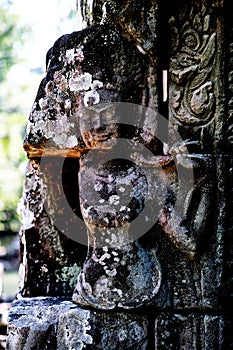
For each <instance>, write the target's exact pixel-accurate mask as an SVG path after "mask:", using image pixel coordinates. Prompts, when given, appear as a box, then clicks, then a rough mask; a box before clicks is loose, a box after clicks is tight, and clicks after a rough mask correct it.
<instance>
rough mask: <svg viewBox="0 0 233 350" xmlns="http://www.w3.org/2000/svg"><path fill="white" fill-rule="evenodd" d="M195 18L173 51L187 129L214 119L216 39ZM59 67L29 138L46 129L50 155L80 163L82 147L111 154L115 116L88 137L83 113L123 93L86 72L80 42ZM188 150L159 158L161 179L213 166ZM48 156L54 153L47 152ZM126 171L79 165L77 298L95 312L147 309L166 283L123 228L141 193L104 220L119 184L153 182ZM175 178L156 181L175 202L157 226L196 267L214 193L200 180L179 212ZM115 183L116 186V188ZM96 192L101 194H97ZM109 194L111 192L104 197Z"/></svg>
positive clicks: (205, 19) (178, 109) (175, 85)
mask: <svg viewBox="0 0 233 350" xmlns="http://www.w3.org/2000/svg"><path fill="white" fill-rule="evenodd" d="M190 18H191V19H190V21H191V24H192V25H191V27H192V28H191V29H190V28H189V25H188V24H187V23H186V24H185V25H184V26H183V28H182V31H181V34H182V35H181V39H180V38H179V40H178V41H177V42H176V45H174V53H175V55H176V56H175V55H174V57H173V62H172V65H171V67H172V71H171V79H172V83H171V86H172V87H171V91H173V92H174V91H175V90H176V91H178V93H179V98H177V99H176V100H175V101H176V102H175V103H174V99H173V100H172V102H171V103H172V106H173V107H172V108H173V109H174V111H175V113H176V114H175V117H176V120H178V121H179V123H180V124H188V125H189V123H190V124H191V125H193V124H194V125H197V126H202V125H204V124H205V123H208V122H209V120H210V119H211V118H212V111H211V110H210V109H211V106H213V105H214V100H215V97H214V85H213V83H212V82H211V81H210V80H209V78H211V74H212V70H211V66H210V63H211V62H212V63H213V62H214V53H215V41H216V38H215V33H214V32H212V33H209V29H210V16H209V15H208V14H207V13H206V9H205V8H204V7H203V8H202V12H201V15H200V14H196V15H195V16H194V17H192V16H191V15H190ZM200 20H201V22H200V23H199V21H200ZM201 23H204V24H201ZM202 32H203V33H204V34H203V33H202ZM181 59H182V60H181ZM59 61H60V68H61V69H59V70H56V71H55V72H53V74H51V73H50V64H51V63H49V64H48V76H50V80H48V79H47V83H46V84H45V86H44V94H43V97H41V98H39V100H38V101H37V103H36V104H35V105H34V107H33V110H32V113H31V117H30V121H29V124H28V130H27V135H28V139H29V136H30V135H31V134H33V135H34V138H35V137H37V135H39V137H40V136H41V134H40V133H41V130H42V134H43V133H44V135H45V138H47V139H51V140H52V142H51V145H52V147H51V150H52V149H53V147H54V146H56V147H57V148H58V149H60V151H62V148H65V149H66V150H67V149H69V148H70V149H72V150H73V153H72V156H75V157H77V158H80V156H81V155H82V154H84V153H85V152H84V151H85V149H89V150H92V149H94V148H97V149H100V150H102V151H104V152H107V150H108V148H111V147H113V145H114V138H117V137H118V136H119V135H118V130H117V120H116V121H114V120H111V118H112V116H111V115H108V113H107V112H106V113H104V112H103V111H102V117H103V115H104V117H105V118H106V119H107V120H106V123H104V124H106V125H107V127H105V129H104V130H103V127H102V124H103V120H97V119H98V118H97V119H96V120H95V129H94V130H93V132H91V130H90V127H88V124H89V120H87V119H85V118H86V117H85V114H83V113H82V108H84V107H89V106H92V105H93V106H98V104H99V103H101V102H114V101H119V100H120V98H121V97H120V93H121V90H118V89H115V84H114V83H110V82H108V83H106V82H104V81H102V80H101V79H97V78H96V77H95V78H94V77H93V75H92V74H91V73H89V72H88V71H87V70H85V69H83V66H85V54H84V50H83V46H82V44H79V45H76V47H70V46H69V48H68V49H67V50H63V51H62V54H61V55H60V56H59ZM51 69H52V67H51ZM100 75H101V74H100ZM105 96H107V97H106V98H105ZM80 107H82V108H80ZM97 114H98V113H97ZM77 115H78V122H77V118H76V116H77ZM173 116H174V115H173ZM184 116H185V117H184ZM89 117H90V115H89ZM109 120H111V123H109ZM147 124H148V125H147ZM152 124H153V123H152V121H151V120H150V118H148V120H145V124H144V125H145V126H146V125H147V126H149V127H150V126H151V125H152ZM90 125H91V124H90ZM86 130H87V132H86ZM76 131H78V132H79V131H80V133H81V136H82V138H81V137H77V132H76ZM109 135H110V136H109ZM79 136H80V135H79ZM143 137H146V132H145V133H144V134H142V138H143ZM190 142H192V141H190ZM194 142H198V141H194ZM145 143H147V140H145ZM138 146H139V144H137V147H138ZM186 146H187V142H186V141H184V144H183V145H182V144H178V145H176V144H173V145H172V146H171V147H170V149H168V150H167V151H166V152H165V153H166V155H163V156H160V157H161V159H160V160H159V161H158V163H160V168H161V169H160V173H161V174H162V175H163V176H164V170H163V168H164V167H166V169H169V167H172V168H174V164H175V165H180V166H181V167H182V168H184V169H190V170H192V169H193V167H194V168H197V169H198V168H200V169H202V170H203V169H204V168H205V167H206V165H207V164H208V163H209V161H210V159H209V157H207V156H203V155H193V156H192V157H190V156H188V155H187V154H185V153H186V152H185V151H186ZM137 147H136V149H135V151H136V153H137ZM51 150H50V149H49V152H50V151H51ZM60 151H59V152H60ZM139 153H140V152H139ZM32 155H33V153H32ZM32 155H31V156H32ZM142 163H144V165H145V163H146V160H145V159H143V160H142ZM121 166H123V170H122V172H120V171H119V167H116V166H115V168H114V166H113V165H112V167H109V168H108V167H107V168H101V167H96V166H94V167H93V164H92V163H88V161H86V160H85V155H84V157H83V159H82V160H81V161H80V173H79V186H80V204H81V210H82V213H83V218H84V221H85V223H86V226H87V228H88V236H89V253H88V256H87V259H86V262H85V263H84V267H83V271H82V272H81V274H80V275H79V280H78V284H77V287H76V290H75V292H74V296H73V298H74V301H76V302H78V303H80V304H82V305H89V306H93V307H94V308H100V309H112V308H116V307H122V308H126V309H127V308H134V307H139V306H143V305H145V304H147V303H148V302H152V301H153V299H154V298H155V296H156V294H157V293H158V291H159V288H160V285H161V278H162V277H161V276H162V267H161V266H160V263H159V260H158V258H157V254H156V249H151V250H146V249H144V247H143V246H142V245H141V244H140V243H139V242H138V240H129V239H128V236H129V234H130V233H129V232H128V231H127V230H128V229H127V228H126V226H125V225H124V224H125V222H130V221H132V220H133V218H134V217H136V216H137V215H138V214H139V212H140V210H139V209H137V208H140V207H142V202H143V196H145V193H144V194H143V193H140V192H139V193H137V189H135V191H136V192H135V193H134V196H135V198H136V202H135V203H134V206H133V207H132V208H131V207H127V205H126V206H124V208H118V214H119V215H118V218H116V210H115V211H113V212H112V213H111V211H110V212H109V213H108V215H106V208H104V207H107V208H108V210H109V208H110V207H111V206H112V207H114V209H116V208H117V206H118V204H119V203H117V202H119V198H118V195H119V194H118V192H116V187H117V186H118V187H119V185H120V184H121V181H122V178H125V181H126V183H127V181H128V184H129V183H130V181H131V180H132V176H134V177H135V180H134V181H139V182H140V181H141V182H142V183H143V182H144V184H146V182H148V181H149V182H150V181H151V180H150V176H148V177H147V178H146V180H145V179H144V177H143V175H142V174H140V172H138V169H137V167H136V166H133V165H132V164H131V165H127V166H126V168H124V164H121ZM146 166H148V173H150V172H151V173H153V172H154V171H155V170H154V169H155V164H147V165H146ZM127 167H128V169H127ZM117 168H118V170H117ZM202 170H201V172H202ZM171 173H173V174H172V175H171V174H170V175H169V170H168V171H167V174H168V176H167V177H168V179H167V182H166V181H165V182H164V181H162V180H161V176H160V177H158V179H157V180H156V181H158V183H157V184H155V187H156V186H157V187H159V186H161V188H163V190H164V193H166V192H168V197H169V196H170V197H171V198H173V201H169V200H168V201H167V205H166V206H165V207H164V208H163V210H162V211H161V213H160V215H158V216H159V217H158V218H156V219H155V221H157V220H159V223H160V225H161V227H162V229H163V231H164V233H165V234H166V235H167V237H168V238H169V240H170V241H171V242H172V243H173V244H174V246H175V247H176V248H177V249H178V250H179V251H180V252H182V253H183V254H184V256H186V257H187V258H188V259H189V260H190V261H192V260H193V259H195V256H196V253H197V240H198V238H199V237H198V236H199V232H200V231H201V230H202V231H203V227H204V226H205V223H206V221H207V218H208V215H204V216H203V217H202V214H203V213H206V214H208V212H209V205H210V200H209V199H210V197H211V188H209V186H208V185H206V183H207V182H206V183H205V184H204V185H203V182H204V180H203V179H204V178H205V176H203V178H202V180H201V181H200V182H202V183H201V184H199V183H197V182H195V183H194V188H192V189H191V191H190V192H188V193H185V194H183V198H182V200H183V202H184V205H183V206H181V207H182V208H181V210H180V211H178V210H177V208H175V199H176V196H177V193H178V192H179V185H180V184H179V183H178V181H177V174H175V173H176V171H175V173H174V170H171ZM161 174H160V175H161ZM169 176H170V178H169ZM110 178H112V179H114V180H112V182H111V181H110ZM136 178H137V179H136ZM127 179H128V180H127ZM174 179H175V180H174ZM174 181H175V184H174ZM151 182H152V181H151ZM126 183H125V184H126ZM98 186H99V187H98ZM151 186H153V185H151ZM201 186H202V187H203V188H202V190H201V189H200V187H201ZM97 188H101V189H100V190H99V191H98V190H96V189H97ZM106 188H107V189H108V191H109V192H106ZM110 188H111V190H109V189H110ZM142 188H143V186H142ZM96 192H97V193H98V195H99V196H100V198H98V201H97V202H98V203H97V202H96V204H95V205H90V203H91V202H92V201H93V198H95V195H96ZM142 192H143V191H142ZM196 192H197V198H199V199H198V204H197V205H195V208H196V210H195V214H193V215H192V216H191V217H190V214H189V204H190V203H189V199H190V198H191V197H192V195H193V194H195V193H196ZM156 195H157V192H156V191H155V192H153V194H152V196H154V197H156ZM140 196H141V197H140ZM106 201H107V202H108V203H107V205H106ZM122 207H123V206H122ZM138 210H139V211H138ZM137 211H138V212H137ZM188 219H190V220H191V221H192V222H191V223H189V224H188V225H186V224H185V222H187V221H188ZM114 225H115V226H114ZM114 227H116V228H117V229H118V233H117V234H115V233H114ZM119 227H120V230H119ZM112 228H113V229H112ZM119 232H120V233H119ZM112 244H113V245H114V248H113V247H112ZM119 257H120V258H119ZM142 280H143V283H144V284H143V288H142V284H141V283H142Z"/></svg>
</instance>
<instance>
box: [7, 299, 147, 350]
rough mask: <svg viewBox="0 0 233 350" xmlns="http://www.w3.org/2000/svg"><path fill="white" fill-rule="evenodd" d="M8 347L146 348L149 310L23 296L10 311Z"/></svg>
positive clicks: (60, 349) (123, 349)
mask: <svg viewBox="0 0 233 350" xmlns="http://www.w3.org/2000/svg"><path fill="white" fill-rule="evenodd" d="M9 324H10V326H9V328H8V330H9V336H8V342H7V349H12V350H13V349H24V350H31V349H37V350H39V349H41V350H42V349H43V350H44V349H51V350H52V349H53V350H54V349H59V350H66V349H67V350H68V349H75V350H81V349H84V348H85V349H90V350H91V349H92V350H94V349H106V350H107V349H119V350H120V349H121V350H125V349H138V350H142V349H146V346H147V338H148V317H147V315H145V314H141V315H135V314H130V313H127V314H125V313H124V314H123V313H115V314H108V313H101V314H99V313H97V312H95V311H90V310H85V309H81V308H80V307H78V306H77V305H74V304H73V303H72V302H70V301H67V300H64V299H63V300H62V299H61V298H54V297H38V298H23V299H20V300H17V301H15V302H14V303H13V305H12V308H11V311H10V314H9Z"/></svg>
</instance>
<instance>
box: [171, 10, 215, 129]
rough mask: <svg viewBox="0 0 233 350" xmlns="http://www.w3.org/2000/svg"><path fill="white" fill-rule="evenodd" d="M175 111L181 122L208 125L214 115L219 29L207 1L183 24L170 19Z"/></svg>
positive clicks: (172, 113)
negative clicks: (180, 24) (206, 3)
mask: <svg viewBox="0 0 233 350" xmlns="http://www.w3.org/2000/svg"><path fill="white" fill-rule="evenodd" d="M170 26H171V33H172V47H171V50H172V51H171V53H172V58H171V62H170V79H171V82H170V85H169V86H170V108H171V115H172V117H174V118H175V119H176V120H177V122H178V123H180V124H181V125H190V126H201V125H206V124H207V123H208V122H210V121H211V119H212V118H213V116H214V110H215V109H214V106H215V89H216V83H217V82H216V81H215V79H214V74H215V69H214V67H215V56H216V32H215V28H214V27H213V24H212V18H211V14H210V13H209V12H208V10H207V8H206V6H205V5H204V4H202V5H201V10H200V8H199V6H198V7H196V6H193V7H192V8H191V10H190V13H187V18H185V23H184V24H183V26H182V28H181V29H180V28H179V24H178V22H177V21H176V19H175V17H171V19H170Z"/></svg>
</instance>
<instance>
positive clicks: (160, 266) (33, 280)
mask: <svg viewBox="0 0 233 350" xmlns="http://www.w3.org/2000/svg"><path fill="white" fill-rule="evenodd" d="M80 4H81V5H82V11H83V17H84V20H86V22H87V24H95V25H94V26H88V27H87V28H86V29H84V30H83V31H81V32H74V33H72V34H70V35H65V36H63V37H61V38H59V39H58V40H57V41H56V43H55V44H54V46H53V47H52V48H51V50H50V51H49V52H48V54H47V72H46V76H45V78H44V79H43V81H42V82H41V85H40V87H39V90H38V94H37V96H36V100H35V102H34V104H33V107H32V111H31V113H30V116H29V121H28V127H27V131H26V135H25V140H24V148H25V151H26V152H27V154H28V157H29V163H28V168H27V171H26V175H25V186H24V194H23V199H22V213H23V223H22V231H21V267H20V295H21V296H24V297H25V296H29V298H26V299H22V300H18V301H15V303H14V305H13V307H12V310H11V313H10V316H9V327H8V331H9V336H8V349H10V350H11V349H12V350H15V349H19V350H20V349H42V348H43V349H59V350H60V349H72V348H74V349H82V348H87V349H103V350H104V349H105V350H106V349H110V348H111V349H122V350H123V349H138V350H139V349H149V350H155V349H159V350H160V349H161V350H163V349H177V350H180V349H184V350H197V349H200V350H215V349H227V350H228V349H230V348H231V347H232V344H233V341H232V334H231V333H232V332H231V329H232V317H231V314H230V311H229V310H230V309H231V305H232V255H233V248H232V237H231V234H232V227H233V223H232V213H231V211H232V209H231V208H232V190H231V189H232V125H233V123H232V71H233V68H232V63H233V61H232V42H233V31H232V20H231V16H230V14H229V10H230V5H229V2H228V1H216V0H214V1H211V0H203V1H200V2H197V1H195V0H189V1H186V2H184V1H181V0H174V1H173V2H169V1H163V2H161V1H155V0H150V1H139V0H137V1H130V0H128V1H121V2H117V1H114V0H111V1H109V2H108V3H107V4H106V7H105V10H106V13H105V16H104V17H103V18H102V21H101V10H100V7H102V5H103V2H102V1H100V2H99V3H97V1H94V2H93V9H94V13H93V16H92V18H89V17H88V16H90V14H89V10H90V2H89V1H80ZM87 18H89V20H87ZM100 21H101V23H100ZM163 71H165V72H168V80H167V82H166V80H163V79H162V72H163ZM166 83H167V85H168V95H169V98H168V99H166V93H165V85H166ZM118 102H120V103H130V104H131V105H137V108H138V106H140V108H141V111H142V113H141V114H140V113H136V112H137V109H132V110H131V113H130V114H131V115H132V119H131V122H130V123H128V125H127V127H126V126H125V125H122V124H124V123H119V121H122V119H121V117H122V115H121V116H120V117H119V113H120V112H119V109H117V108H115V107H112V109H110V110H109V109H107V108H105V107H104V105H106V103H110V105H114V103H118ZM143 108H147V111H148V110H150V111H151V110H153V111H155V113H156V112H160V113H162V114H164V116H165V118H167V120H168V123H163V122H161V121H160V120H159V118H158V115H155V114H153V113H151V112H150V113H147V114H146V113H144V112H143V111H145V110H143ZM87 111H88V112H87ZM119 124H120V125H119ZM161 130H163V133H164V135H165V136H164V138H163V140H162V141H161V140H160V139H159V137H154V133H157V134H156V136H157V135H159V132H161ZM177 134H178V135H179V138H177ZM121 138H125V139H127V142H128V143H127V147H125V148H123V151H124V152H123V153H121V155H122V157H118V158H120V160H119V159H118V161H117V162H118V163H117V162H114V161H113V159H110V162H107V163H106V164H107V166H106V164H105V166H102V163H101V159H102V160H103V159H105V158H104V155H105V156H106V155H107V156H106V157H107V158H108V157H110V156H108V155H111V154H114V152H113V153H111V152H112V150H114V147H115V144H116V142H115V141H116V139H121ZM130 147H131V150H132V151H131V152H129V151H128V148H130ZM145 148H146V149H147V150H148V152H150V153H151V154H153V155H154V158H153V157H152V158H153V159H151V157H146V156H145V152H144V153H143V150H145ZM93 150H95V151H96V153H95V154H96V158H95V157H94V156H93V158H92V154H94V151H93ZM127 152H128V153H127ZM124 154H127V155H130V160H131V161H132V162H131V163H130V164H129V163H127V164H126V163H125V162H124V161H123V160H122V158H124ZM115 155H116V153H115ZM115 158H116V157H115ZM80 159H81V160H80ZM93 159H94V160H93ZM133 161H135V162H136V164H137V166H136V165H135V164H134V165H132V163H133ZM140 167H141V168H142V169H143V171H141V170H140V169H139V168H140ZM122 179H124V181H125V182H124V185H125V186H126V187H127V186H128V187H132V190H131V192H130V191H128V192H127V191H126V192H127V193H129V194H130V195H131V197H134V202H133V203H134V204H133V205H132V203H131V202H130V201H129V203H128V202H127V203H126V205H124V206H122V208H123V209H122V210H120V209H121V207H119V208H118V205H121V202H120V201H119V190H118V192H117V189H118V187H119V185H122V184H123V182H122V181H123V180H122ZM132 184H133V186H132ZM147 187H148V188H150V191H148V193H147V194H148V198H149V204H150V205H149V208H150V211H149V213H150V215H151V216H150V220H152V221H153V225H152V226H151V227H150V229H148V230H147V232H145V234H143V235H141V236H140V237H136V239H129V237H130V235H131V233H130V232H129V231H127V229H126V226H125V223H126V222H130V220H131V221H133V219H134V218H135V217H136V216H137V215H139V214H140V213H141V212H143V209H144V207H143V205H144V200H145V198H146V196H147V194H146V192H147ZM160 192H162V193H164V196H165V201H164V202H163V201H162V208H161V210H160V211H159V213H158V212H156V210H155V205H154V202H153V200H154V199H155V198H156V197H158V198H159V199H158V202H160V201H161V193H160ZM97 195H99V197H98V196H97ZM96 196H97V197H96ZM131 197H130V199H132V198H131ZM122 198H123V196H122ZM123 199H124V198H123ZM92 201H93V203H94V205H90V203H91V202H92ZM118 202H119V203H118ZM67 203H68V205H67ZM124 203H125V202H124ZM111 205H112V207H111ZM106 208H107V209H108V210H107V211H106ZM116 208H118V209H119V210H118V211H117V210H116ZM113 209H114V210H115V211H114V210H113ZM127 209H130V211H131V217H130V215H129V214H128V212H129V210H127ZM71 212H72V213H73V214H72V215H71V214H70V213H71ZM106 213H107V214H106ZM116 213H117V214H116ZM153 215H154V216H153ZM78 217H79V218H81V217H82V218H83V219H84V221H80V220H79V219H78ZM151 218H152V219H151ZM143 220H144V221H143ZM80 222H81V224H80ZM142 222H144V223H146V218H145V217H143V219H142ZM116 228H118V235H117V234H116V233H115V232H114V230H116ZM119 228H120V229H119ZM86 229H87V231H88V232H87V233H86ZM112 229H114V230H112ZM119 232H120V234H119ZM134 233H135V232H134ZM87 237H88V241H87ZM131 238H132V237H131ZM80 242H82V243H84V244H83V245H82V244H80ZM85 244H86V245H87V244H88V245H89V246H88V252H87V249H86V246H85ZM85 257H86V258H85ZM77 281H78V283H77V284H76V282H77ZM75 285H76V287H75ZM73 291H74V293H73ZM72 293H73V300H74V301H75V303H77V304H78V305H75V304H74V303H72V302H71V301H65V300H67V298H71V295H72ZM38 296H44V297H40V298H36V297H38ZM48 296H56V297H55V298H52V297H50V298H49V297H48ZM62 296H64V297H65V299H64V300H63V301H62V300H60V299H59V298H60V297H62ZM148 303H149V305H148ZM129 309H130V310H129Z"/></svg>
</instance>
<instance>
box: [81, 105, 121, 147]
mask: <svg viewBox="0 0 233 350" xmlns="http://www.w3.org/2000/svg"><path fill="white" fill-rule="evenodd" d="M117 122H118V118H117V117H116V115H115V114H114V108H109V104H106V105H104V104H103V105H100V107H99V108H98V107H95V108H93V109H92V108H85V109H83V110H82V112H81V113H80V131H81V135H82V138H83V140H84V142H85V144H86V146H87V147H88V148H101V149H105V148H109V147H111V146H112V145H113V144H114V140H116V138H117V137H118V131H117V130H118V127H117Z"/></svg>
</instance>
